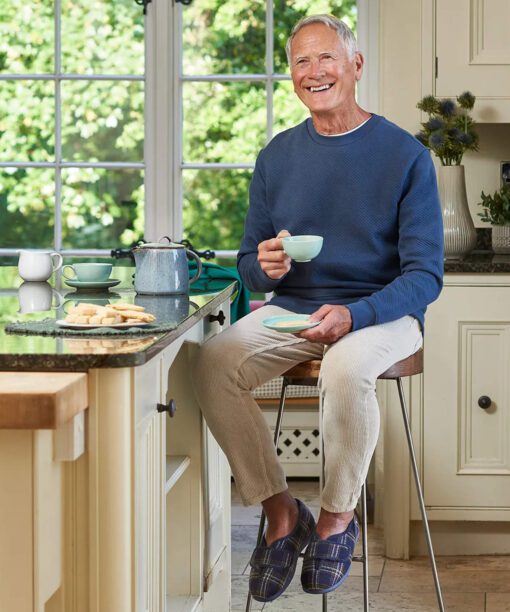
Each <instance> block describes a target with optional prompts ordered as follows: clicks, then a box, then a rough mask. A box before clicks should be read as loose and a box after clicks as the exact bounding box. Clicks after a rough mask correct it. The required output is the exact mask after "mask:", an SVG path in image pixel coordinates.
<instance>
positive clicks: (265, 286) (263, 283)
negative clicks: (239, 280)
mask: <svg viewBox="0 0 510 612" xmlns="http://www.w3.org/2000/svg"><path fill="white" fill-rule="evenodd" d="M253 272H254V276H255V277H256V282H257V289H255V290H256V291H264V292H265V293H269V292H270V291H273V290H274V289H276V287H278V285H279V284H280V283H281V281H282V280H283V279H284V278H285V277H286V276H287V274H285V275H284V276H282V277H281V278H277V279H273V278H270V277H269V276H268V275H267V274H266V273H265V272H264V270H262V268H261V267H260V265H259V264H257V265H256V266H255V267H254V269H253Z"/></svg>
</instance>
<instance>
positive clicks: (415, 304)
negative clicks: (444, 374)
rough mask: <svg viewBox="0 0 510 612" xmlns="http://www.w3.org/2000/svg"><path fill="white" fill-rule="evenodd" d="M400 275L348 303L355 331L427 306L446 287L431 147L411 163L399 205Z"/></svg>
mask: <svg viewBox="0 0 510 612" xmlns="http://www.w3.org/2000/svg"><path fill="white" fill-rule="evenodd" d="M398 224H399V239H398V251H399V256H400V271H401V273H400V276H397V278H395V279H394V280H393V281H392V282H391V283H389V284H388V285H386V286H385V287H384V288H383V289H381V290H380V291H376V292H375V293H373V294H372V295H370V296H368V297H366V298H362V299H361V300H359V301H357V302H354V303H352V304H348V305H347V307H348V308H349V310H350V311H351V316H352V330H353V331H355V330H357V329H361V328H362V327H367V326H369V325H378V324H381V323H387V322H389V321H394V320H396V319H400V318H401V317H403V316H406V315H410V314H413V313H415V312H418V311H420V310H423V309H424V308H425V307H426V306H427V304H430V303H431V302H433V301H434V300H435V299H436V298H437V297H438V296H439V293H440V292H441V289H442V286H443V222H442V214H441V207H440V203H439V195H438V192H437V183H436V173H435V169H434V165H433V163H432V160H431V158H430V154H429V152H428V151H426V150H425V151H423V152H422V153H421V154H420V155H419V156H418V157H417V158H416V160H415V162H414V163H413V165H412V166H411V168H410V170H409V173H408V176H407V177H406V181H405V183H404V187H403V193H402V198H401V201H400V204H399V217H398Z"/></svg>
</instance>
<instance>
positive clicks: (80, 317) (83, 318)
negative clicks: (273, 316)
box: [73, 315, 89, 325]
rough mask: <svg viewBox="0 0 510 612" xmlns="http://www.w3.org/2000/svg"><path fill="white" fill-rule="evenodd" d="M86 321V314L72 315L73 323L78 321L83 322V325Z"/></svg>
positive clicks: (87, 319) (87, 318)
mask: <svg viewBox="0 0 510 612" xmlns="http://www.w3.org/2000/svg"><path fill="white" fill-rule="evenodd" d="M88 322H89V316H88V315H76V316H75V317H74V321H73V323H80V324H83V325H86V324H88Z"/></svg>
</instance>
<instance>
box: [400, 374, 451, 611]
mask: <svg viewBox="0 0 510 612" xmlns="http://www.w3.org/2000/svg"><path fill="white" fill-rule="evenodd" d="M396 381H397V387H398V395H399V398H400V406H401V408H402V416H403V418H404V427H405V430H406V437H407V444H408V446H409V454H410V456H411V465H412V468H413V474H414V481H415V484H416V493H417V495H418V502H419V504H420V511H421V517H422V521H423V530H424V532H425V539H426V540H427V547H428V550H429V557H430V563H431V565H432V575H433V577H434V585H435V588H436V596H437V603H438V606H439V610H440V611H441V612H444V604H443V596H442V593H441V585H440V584H439V576H438V574H437V567H436V559H435V557H434V549H433V548H432V538H431V537H430V530H429V523H428V521H427V513H426V512H425V501H424V499H423V492H422V488H421V483H420V475H419V473H418V464H417V462H416V455H415V452H414V444H413V438H412V436H411V428H410V426H409V417H408V415H407V408H406V402H405V397H404V389H403V387H402V380H401V379H400V378H397V379H396Z"/></svg>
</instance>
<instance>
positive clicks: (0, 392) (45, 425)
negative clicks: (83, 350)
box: [0, 372, 88, 429]
mask: <svg viewBox="0 0 510 612" xmlns="http://www.w3.org/2000/svg"><path fill="white" fill-rule="evenodd" d="M87 406H88V386H87V374H83V373H75V372H0V429H57V427H59V426H60V425H61V424H62V423H65V422H66V421H68V420H69V419H71V418H72V417H73V416H74V415H76V414H78V413H79V412H81V411H82V410H85V408H87Z"/></svg>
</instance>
